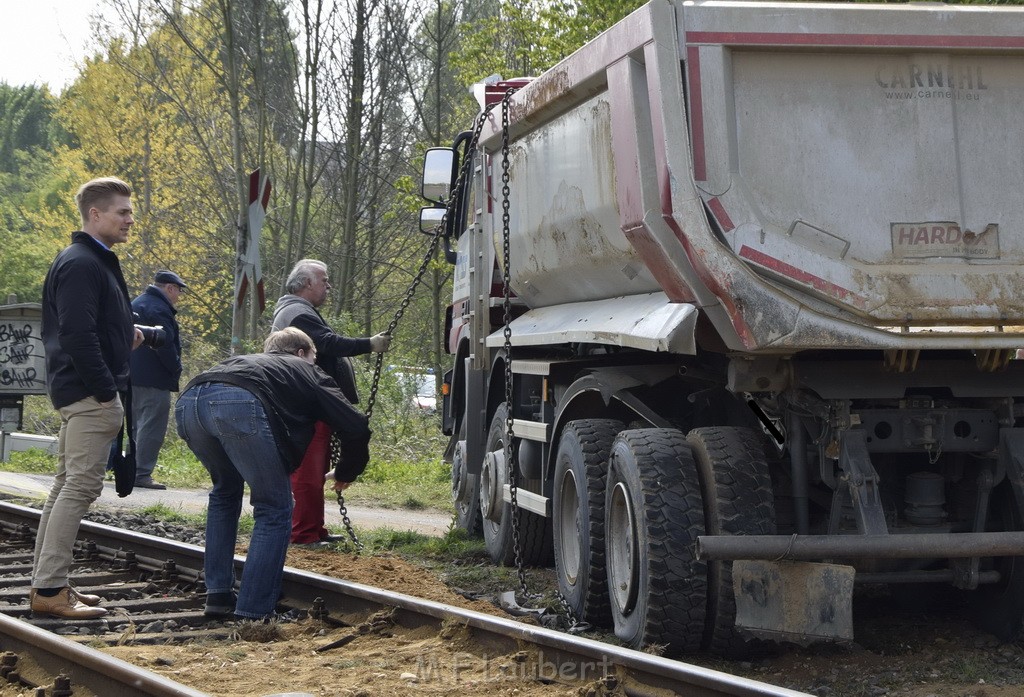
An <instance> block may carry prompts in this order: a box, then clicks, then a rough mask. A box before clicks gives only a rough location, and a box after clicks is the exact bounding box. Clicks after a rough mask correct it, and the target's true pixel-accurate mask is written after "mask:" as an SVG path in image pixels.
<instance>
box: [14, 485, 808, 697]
mask: <svg viewBox="0 0 1024 697" xmlns="http://www.w3.org/2000/svg"><path fill="white" fill-rule="evenodd" d="M38 518H39V511H37V510H35V509H32V508H27V507H24V506H18V505H15V504H9V503H4V502H0V523H6V524H15V525H16V524H24V522H25V520H26V519H32V520H35V521H38ZM79 538H80V539H83V538H84V539H88V540H91V541H93V542H95V544H96V545H97V548H98V549H99V550H100V552H101V553H102V554H107V555H114V554H117V553H118V551H119V550H121V549H125V548H130V549H133V550H136V559H137V560H139V563H140V564H144V565H149V566H151V567H155V568H159V567H160V565H161V564H162V563H163V562H164V560H173V561H174V562H175V563H176V564H177V565H180V566H182V567H183V569H182V571H184V572H185V573H188V571H187V570H188V569H201V568H202V559H203V549H202V548H201V547H197V546H195V545H190V544H186V543H182V542H176V541H172V540H165V539H162V538H158V537H153V536H152V535H146V534H142V533H136V532H132V531H130V530H122V529H119V528H110V527H107V526H103V525H97V524H95V523H92V522H90V521H83V522H82V526H81V528H80V531H79ZM140 550H145V554H142V555H140V554H139V551H140ZM244 560H245V558H244V557H242V556H236V557H235V563H236V565H238V566H241V564H242V563H243V562H244ZM282 592H283V594H284V596H285V601H284V604H286V605H289V604H291V605H295V606H298V607H302V606H305V607H309V605H311V604H312V603H313V601H314V600H316V599H317V598H320V599H322V600H323V604H324V607H325V608H326V609H327V611H328V612H330V613H331V614H332V615H333V616H336V617H337V616H341V617H347V616H352V617H363V616H366V615H368V614H372V613H374V612H378V611H381V610H391V609H393V610H394V614H393V616H392V617H393V621H394V622H395V623H397V624H399V625H401V626H405V627H418V626H428V625H429V626H433V627H436V628H440V627H441V625H442V624H451V623H452V622H456V623H459V624H462V625H464V626H466V627H469V628H471V630H472V631H473V636H474V638H475V640H477V643H478V645H479V646H481V647H486V648H487V649H489V650H491V651H493V652H494V655H495V656H497V655H502V654H505V653H509V652H515V651H519V650H522V648H523V644H524V643H528V644H530V645H533V646H535V647H537V648H538V649H539V653H538V659H537V665H536V670H537V671H538V676H539V677H540V678H544V677H551V678H565V679H583V680H592V679H601V678H611V679H612V680H614V681H616V682H617V684H618V685H619V686H620V687H622V688H623V689H624V690H625V694H627V695H636V696H638V697H646V696H648V695H655V694H657V695H664V694H666V692H665V691H666V690H667V691H670V692H672V693H678V694H684V695H687V696H688V697H690V696H693V697H717V696H722V695H734V696H736V697H799V696H805V695H806V693H803V692H798V691H795V690H790V689H787V688H784V687H777V686H774V685H769V684H766V683H760V682H757V681H754V680H750V679H747V678H742V677H737V676H734V675H730V674H728V673H723V672H721V671H716V670H712V669H709V668H703V667H700V666H696V665H692V664H689V663H685V662H682V661H676V660H672V659H668V658H663V657H660V656H655V655H652V654H648V653H643V652H641V651H635V650H633V649H627V648H622V647H618V646H613V645H610V644H606V643H603V642H600V641H595V640H593V639H587V638H584V637H579V636H575V635H571V634H566V633H563V632H558V631H555V630H551V629H547V628H545V627H539V626H536V625H531V624H526V623H524V622H519V621H516V620H510V619H505V618H501V617H496V616H493V615H488V614H485V613H481V612H476V611H473V610H467V609H464V608H459V607H454V606H451V605H446V604H443V603H438V602H434V601H430V600H424V599H422V598H416V597H413V596H410V595H405V594H402V593H397V592H394V591H388V590H383V589H380V588H374V587H371V586H366V585H362V584H359V583H353V582H349V581H344V580H341V579H337V578H332V577H329V576H324V575H322V574H316V573H312V572H306V571H299V570H297V569H293V568H290V567H286V568H285V574H284V579H283V583H282ZM161 694H162V693H161Z"/></svg>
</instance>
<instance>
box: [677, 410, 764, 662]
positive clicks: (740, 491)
mask: <svg viewBox="0 0 1024 697" xmlns="http://www.w3.org/2000/svg"><path fill="white" fill-rule="evenodd" d="M686 440H687V442H688V443H689V444H690V447H691V449H692V451H693V457H694V460H695V461H696V463H697V471H698V472H699V474H700V481H701V490H702V491H703V493H704V526H705V528H706V530H707V534H708V535H774V534H775V503H774V496H773V494H772V482H771V476H770V473H769V470H768V461H767V460H766V458H765V453H764V448H763V447H762V441H761V439H760V437H759V436H758V434H757V433H755V432H754V431H752V430H750V429H746V428H732V427H708V428H695V429H693V430H692V431H690V433H689V435H688V436H687V437H686ZM707 567H708V609H707V623H706V625H705V628H704V642H703V648H704V649H706V650H708V651H711V652H712V653H716V654H718V655H732V656H736V655H739V654H742V653H744V652H745V650H746V649H747V645H746V642H744V640H743V638H742V637H741V636H740V635H739V633H738V632H737V631H736V627H735V625H736V598H735V595H734V594H733V587H732V562H724V561H712V562H709V563H708V565H707Z"/></svg>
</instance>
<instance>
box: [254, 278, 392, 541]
mask: <svg viewBox="0 0 1024 697" xmlns="http://www.w3.org/2000/svg"><path fill="white" fill-rule="evenodd" d="M285 290H286V291H288V293H287V294H286V295H282V296H281V297H280V298H279V299H278V301H277V305H275V307H274V323H273V330H274V331H280V330H281V329H284V328H285V327H295V328H296V329H301V330H302V331H304V332H305V333H306V334H308V335H309V336H310V338H311V339H313V344H314V345H315V346H316V365H318V366H320V368H321V369H322V370H323V371H324V372H325V373H327V374H328V375H330V376H331V377H332V378H334V380H335V382H337V383H338V386H339V387H341V391H342V392H343V393H344V394H345V397H346V398H347V399H348V401H349V402H351V403H352V404H357V403H358V402H359V395H358V393H357V392H356V381H355V373H354V371H353V369H352V364H351V362H350V361H349V357H350V356H359V355H362V354H364V353H371V352H372V353H383V352H384V351H386V350H387V349H388V346H390V345H391V337H390V336H389V335H387V334H377V335H376V336H372V337H366V338H359V339H353V338H350V337H346V336H342V335H340V334H338V333H336V332H335V331H334V330H332V329H331V328H330V327H329V326H327V322H325V321H324V318H323V317H321V316H320V312H319V311H318V309H317V308H319V307H320V306H321V305H323V304H324V303H325V302H326V301H327V295H328V293H329V292H330V290H331V283H330V280H329V279H328V278H327V265H326V264H324V263H323V262H322V261H318V260H316V259H303V260H302V261H299V262H298V263H296V264H295V267H294V268H293V269H292V271H291V273H290V274H288V280H287V281H286V282H285ZM330 459H331V430H330V428H328V426H327V424H325V423H323V422H317V424H316V430H315V432H314V434H313V440H312V441H311V442H310V444H309V447H308V448H307V449H306V455H305V457H304V458H303V459H302V464H300V465H299V468H298V469H297V470H295V472H293V473H292V475H291V481H292V494H293V495H294V496H295V508H294V509H293V510H292V537H291V542H292V544H296V545H309V546H314V545H320V544H326V543H330V542H336V541H337V540H338V539H340V538H339V537H338V536H334V535H330V534H329V533H328V532H327V528H326V527H324V475H325V474H326V473H327V472H328V470H329V469H330Z"/></svg>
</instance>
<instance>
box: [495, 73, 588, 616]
mask: <svg viewBox="0 0 1024 697" xmlns="http://www.w3.org/2000/svg"><path fill="white" fill-rule="evenodd" d="M515 92H516V89H514V88H513V89H509V90H508V91H506V92H505V97H504V98H503V99H502V100H501V247H502V253H503V255H504V258H503V269H502V279H501V280H502V293H503V296H504V297H503V304H502V309H503V310H504V318H503V321H504V324H505V326H504V330H503V333H504V337H505V405H506V417H505V468H506V470H507V472H508V483H509V492H510V494H511V496H510V498H511V499H512V505H511V510H512V516H513V521H512V522H513V525H512V552H513V555H514V556H515V564H516V573H517V574H518V577H519V587H520V591H521V593H522V594H523V597H529V596H530V592H529V589H528V588H527V586H526V570H525V569H524V567H523V553H522V542H521V539H520V530H521V529H522V525H521V524H522V510H521V509H520V508H519V501H518V500H517V489H518V481H517V480H518V476H519V473H518V469H519V468H518V466H517V464H516V463H517V459H516V457H515V437H514V429H513V425H512V422H513V409H512V399H513V395H512V327H511V324H512V294H511V288H510V284H511V271H510V268H511V262H510V260H511V242H510V239H511V229H510V220H511V215H510V213H509V209H510V208H511V202H510V200H509V196H510V194H511V189H510V187H509V181H510V179H511V177H510V176H509V171H508V170H509V136H508V126H509V123H508V104H509V99H510V98H511V97H512V95H513V94H514V93H515ZM555 594H556V596H557V598H558V602H559V604H560V606H561V608H562V611H563V612H564V613H565V615H566V618H567V621H568V624H569V627H568V631H569V632H570V633H576V632H581V631H585V630H586V629H589V627H590V625H588V624H587V623H585V622H581V621H580V619H579V618H578V617H577V616H576V613H575V612H573V609H572V607H571V606H570V605H569V601H568V600H567V599H566V598H565V596H563V595H562V593H561V592H560V591H557V590H556V591H555Z"/></svg>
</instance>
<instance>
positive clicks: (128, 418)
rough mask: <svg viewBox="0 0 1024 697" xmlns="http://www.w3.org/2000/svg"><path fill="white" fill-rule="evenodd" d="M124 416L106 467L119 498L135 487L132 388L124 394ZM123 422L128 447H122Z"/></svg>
mask: <svg viewBox="0 0 1024 697" xmlns="http://www.w3.org/2000/svg"><path fill="white" fill-rule="evenodd" d="M123 402H124V418H125V420H124V421H122V422H121V430H120V431H118V433H117V444H116V445H115V446H114V447H113V448H111V449H110V456H109V457H108V458H107V469H108V470H113V472H114V489H115V490H116V491H117V495H118V496H119V497H120V498H124V497H125V496H127V495H128V494H130V493H132V490H133V489H134V488H135V437H134V436H133V435H132V388H131V386H129V387H128V391H127V392H126V393H125V394H124V400H123ZM125 423H127V425H128V426H127V431H128V449H127V450H122V448H123V447H124V433H125V430H126V429H125Z"/></svg>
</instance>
